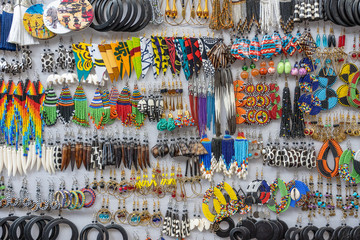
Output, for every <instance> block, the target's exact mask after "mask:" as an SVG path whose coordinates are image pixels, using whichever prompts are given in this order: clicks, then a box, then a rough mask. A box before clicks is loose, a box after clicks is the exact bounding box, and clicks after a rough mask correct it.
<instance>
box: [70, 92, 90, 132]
mask: <svg viewBox="0 0 360 240" xmlns="http://www.w3.org/2000/svg"><path fill="white" fill-rule="evenodd" d="M74 106H75V114H74V117H73V119H72V121H73V123H76V124H78V125H80V126H83V127H88V126H89V116H88V115H89V114H88V106H87V99H86V95H85V92H84V88H83V87H82V86H81V85H78V86H77V88H76V90H75V94H74Z"/></svg>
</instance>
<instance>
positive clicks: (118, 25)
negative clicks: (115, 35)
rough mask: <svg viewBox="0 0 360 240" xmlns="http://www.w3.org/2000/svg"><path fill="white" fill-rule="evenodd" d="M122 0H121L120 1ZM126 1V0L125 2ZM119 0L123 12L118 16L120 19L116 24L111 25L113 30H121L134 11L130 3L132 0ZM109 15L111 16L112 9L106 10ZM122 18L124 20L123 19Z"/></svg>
mask: <svg viewBox="0 0 360 240" xmlns="http://www.w3.org/2000/svg"><path fill="white" fill-rule="evenodd" d="M119 1H120V2H119ZM123 1H125V2H123ZM123 1H122V0H118V2H119V6H122V7H123V12H122V14H121V15H120V16H119V17H118V19H117V20H116V21H115V24H114V25H113V26H112V27H111V30H112V31H116V32H120V31H121V29H122V27H123V26H124V25H125V24H126V23H127V22H128V20H129V18H130V16H131V12H132V5H131V3H130V0H123ZM124 5H126V13H124V9H125V7H124ZM106 15H107V16H110V9H108V11H107V12H106ZM121 19H122V20H121Z"/></svg>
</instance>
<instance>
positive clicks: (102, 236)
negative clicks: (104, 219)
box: [80, 222, 109, 240]
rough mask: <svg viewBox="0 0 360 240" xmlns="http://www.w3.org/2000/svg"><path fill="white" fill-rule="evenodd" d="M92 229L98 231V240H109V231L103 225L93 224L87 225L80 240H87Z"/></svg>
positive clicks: (81, 233)
mask: <svg viewBox="0 0 360 240" xmlns="http://www.w3.org/2000/svg"><path fill="white" fill-rule="evenodd" d="M92 229H96V230H97V231H98V232H99V234H98V236H97V238H96V240H109V232H108V230H107V229H106V228H105V227H104V226H103V225H101V224H97V223H95V222H93V223H92V224H88V225H86V226H85V227H84V228H83V229H82V230H81V232H80V240H87V239H88V234H89V232H90V231H91V230H92Z"/></svg>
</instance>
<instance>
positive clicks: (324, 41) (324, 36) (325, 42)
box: [322, 24, 328, 48]
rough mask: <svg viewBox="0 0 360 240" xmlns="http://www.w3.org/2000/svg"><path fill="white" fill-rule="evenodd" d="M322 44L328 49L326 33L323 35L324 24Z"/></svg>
mask: <svg viewBox="0 0 360 240" xmlns="http://www.w3.org/2000/svg"><path fill="white" fill-rule="evenodd" d="M322 43H323V47H324V48H327V47H328V39H327V36H326V33H325V24H324V28H323V36H322Z"/></svg>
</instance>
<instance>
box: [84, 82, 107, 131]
mask: <svg viewBox="0 0 360 240" xmlns="http://www.w3.org/2000/svg"><path fill="white" fill-rule="evenodd" d="M88 114H89V117H90V119H91V120H92V122H93V124H95V127H96V128H97V129H100V128H101V127H103V126H102V122H103V119H104V115H105V112H104V105H103V103H102V100H101V93H100V90H99V88H97V89H96V91H95V95H94V98H93V100H92V101H91V103H90V105H89V113H88Z"/></svg>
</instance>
